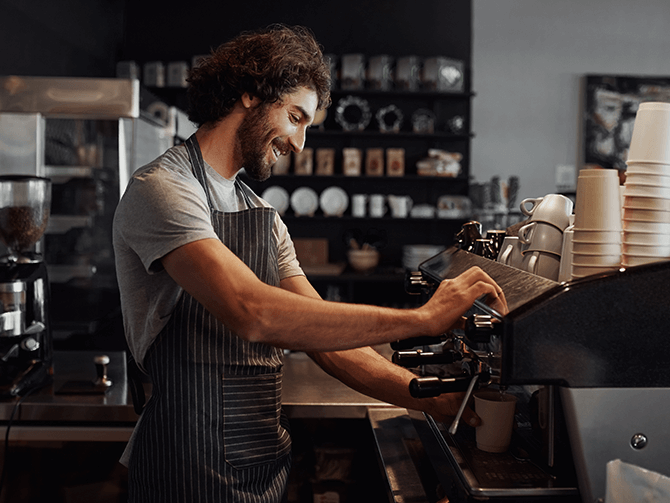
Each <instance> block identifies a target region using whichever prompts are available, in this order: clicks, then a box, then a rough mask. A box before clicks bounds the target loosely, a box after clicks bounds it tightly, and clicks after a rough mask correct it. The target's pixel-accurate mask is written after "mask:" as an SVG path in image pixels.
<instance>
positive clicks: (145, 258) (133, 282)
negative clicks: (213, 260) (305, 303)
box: [113, 145, 304, 366]
mask: <svg viewBox="0 0 670 503" xmlns="http://www.w3.org/2000/svg"><path fill="white" fill-rule="evenodd" d="M205 171H206V175H207V183H208V186H209V190H210V194H211V197H212V205H213V206H214V208H215V209H217V210H219V211H224V212H235V211H241V210H244V209H246V208H247V207H248V204H247V201H246V199H245V197H244V195H243V194H242V193H241V192H240V187H239V186H238V184H235V183H234V180H228V179H226V178H224V177H222V176H221V175H220V174H219V173H217V172H216V171H215V170H214V169H213V168H212V167H211V166H209V165H207V164H205ZM242 190H245V192H246V194H247V195H248V196H249V199H250V200H251V203H252V204H253V205H254V206H255V207H258V206H270V205H269V204H268V203H267V202H266V201H264V200H263V199H261V198H260V197H258V196H257V195H255V194H254V193H253V191H251V189H249V188H248V187H246V186H244V187H243V189H242ZM273 233H274V234H275V237H276V238H277V243H278V246H279V255H278V261H279V264H278V266H279V277H280V279H284V278H288V277H291V276H296V275H302V274H304V273H303V272H302V269H301V268H300V265H299V263H298V260H297V258H296V255H295V249H294V247H293V242H292V241H291V238H290V236H289V233H288V229H287V228H286V225H285V224H284V223H283V221H282V220H281V218H280V217H279V216H278V215H277V217H276V218H275V223H274V227H273ZM113 236H114V254H115V260H116V270H117V277H118V281H119V289H120V293H121V309H122V311H123V324H124V329H125V334H126V339H127V341H128V345H129V347H130V350H131V352H132V354H133V356H134V357H135V360H136V361H137V363H138V364H139V365H140V366H141V365H142V362H143V360H144V356H145V355H146V352H147V350H148V349H149V347H150V346H151V344H152V343H153V341H154V340H155V338H156V336H157V335H158V334H159V332H160V331H161V330H162V329H163V327H164V326H165V325H166V323H167V322H168V320H169V318H170V315H171V314H172V311H173V310H174V308H175V306H176V304H177V301H178V299H179V297H180V295H181V293H182V289H181V287H179V285H177V283H175V281H174V280H173V279H172V278H171V277H170V276H169V275H168V274H167V272H166V271H165V270H164V269H163V267H162V264H161V261H160V259H161V258H162V257H164V256H165V255H166V254H167V253H169V252H171V251H172V250H175V249H176V248H178V247H180V246H183V245H185V244H187V243H191V242H194V241H198V240H200V239H207V238H215V239H218V237H217V235H216V233H215V232H214V229H213V228H212V223H211V219H210V211H209V208H208V206H207V196H206V195H205V191H204V189H203V188H202V186H201V185H200V183H199V182H198V180H197V179H196V178H195V175H194V174H193V171H192V169H191V164H190V161H189V157H188V153H187V151H186V147H185V146H184V145H179V146H175V147H172V148H170V149H169V150H168V151H167V152H165V153H164V154H163V155H162V156H160V157H159V158H157V159H156V160H155V161H152V162H151V163H149V164H148V165H146V166H144V167H142V168H140V169H139V170H137V171H136V172H135V174H134V175H133V176H132V178H131V180H130V182H129V184H128V187H127V188H126V191H125V193H124V195H123V197H122V198H121V201H120V202H119V205H118V207H117V210H116V214H115V216H114V230H113Z"/></svg>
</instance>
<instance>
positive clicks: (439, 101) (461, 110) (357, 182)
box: [245, 89, 474, 304]
mask: <svg viewBox="0 0 670 503" xmlns="http://www.w3.org/2000/svg"><path fill="white" fill-rule="evenodd" d="M348 96H353V97H356V98H360V99H363V100H365V102H366V103H367V104H368V106H369V109H370V114H371V120H370V121H369V123H368V124H367V126H366V127H365V128H364V129H361V130H356V131H345V130H343V128H342V127H341V126H340V124H339V123H338V122H337V121H336V118H335V115H336V110H337V107H338V103H339V101H340V100H341V99H345V98H347V97H348ZM473 96H474V93H470V92H463V93H446V92H422V91H419V92H404V91H402V92H401V91H376V90H366V89H362V90H342V89H338V90H333V91H332V92H331V97H332V101H333V103H332V105H331V107H330V108H329V109H328V110H327V115H326V118H325V120H324V121H323V123H322V124H320V125H318V126H313V127H311V128H310V129H309V130H308V132H307V137H306V142H305V147H306V148H311V149H313V151H314V153H316V151H317V149H320V148H332V149H334V150H335V159H334V174H332V175H315V174H313V175H300V174H295V167H294V165H295V160H293V161H292V165H291V167H290V169H289V174H287V175H273V176H272V177H270V178H269V179H268V180H266V181H264V182H257V181H253V180H249V179H247V178H245V182H246V183H248V184H249V185H250V186H251V187H252V188H253V189H254V190H255V191H256V192H257V193H258V194H259V195H262V194H263V192H264V191H265V190H266V189H267V188H269V187H271V186H280V187H283V188H284V189H285V190H286V191H287V192H288V193H289V194H292V193H293V192H294V191H295V190H296V189H298V188H300V187H310V188H311V189H313V190H314V191H315V192H316V193H317V195H320V194H321V193H322V192H323V191H324V190H325V189H327V188H328V187H331V186H338V187H341V188H342V189H343V190H344V191H345V192H346V193H347V195H348V196H349V199H350V204H349V207H348V208H347V210H346V211H345V213H344V214H343V215H342V216H341V217H336V216H324V214H323V212H322V211H321V209H320V208H319V209H318V210H317V211H316V212H315V214H314V216H312V217H308V216H295V214H294V213H293V211H292V209H291V208H290V207H289V209H288V210H287V211H286V213H285V214H284V221H285V223H286V225H287V226H288V229H289V232H290V233H291V236H292V237H293V238H324V239H327V240H328V243H329V245H328V252H329V259H330V261H331V262H346V250H347V243H346V239H345V236H347V235H350V234H351V232H352V231H356V232H358V233H359V234H362V235H365V234H367V233H373V234H374V235H375V236H378V235H379V234H382V235H383V236H385V239H384V241H385V245H384V246H383V248H381V249H380V252H381V262H380V266H379V267H378V269H377V273H376V274H371V275H361V274H356V273H355V272H353V271H351V270H349V269H348V268H347V269H345V272H344V273H343V274H342V275H341V277H340V278H333V277H328V276H323V275H309V274H308V275H309V276H310V280H311V281H312V283H313V284H315V286H316V287H317V290H320V293H321V294H322V295H324V291H326V290H327V289H328V287H329V286H330V287H331V288H332V287H333V286H334V285H335V286H337V287H342V289H343V290H344V292H345V295H344V297H345V298H344V300H349V301H363V302H365V301H370V302H375V303H382V304H385V301H384V299H383V298H382V299H379V298H377V297H379V293H380V291H382V290H384V291H388V290H393V291H394V296H395V299H396V300H397V299H398V295H397V294H398V292H397V291H395V290H397V287H398V286H399V287H400V288H401V289H400V293H401V294H402V284H403V277H404V272H403V269H402V252H403V246H404V245H410V244H433V245H443V246H449V245H451V244H452V243H453V242H454V239H455V234H456V233H457V232H458V230H460V228H461V226H462V224H463V223H464V222H465V221H467V220H469V215H463V216H462V218H448V219H444V218H437V217H436V218H411V217H410V218H393V217H391V216H390V215H389V213H388V212H387V213H386V215H385V216H384V217H382V218H370V217H366V218H357V217H353V216H352V215H351V196H352V195H353V194H384V195H390V194H393V195H408V196H410V197H411V198H412V201H413V203H414V205H419V204H422V205H424V204H426V205H431V206H433V207H436V206H437V202H438V198H439V197H440V196H442V195H464V196H467V195H468V188H469V183H468V179H469V173H470V142H471V139H472V138H473V136H474V135H473V133H472V132H471V131H470V128H469V126H470V106H471V99H472V97H473ZM389 105H395V106H396V107H397V108H398V109H399V110H400V111H401V113H402V116H403V120H402V123H401V125H400V128H399V130H398V131H397V132H382V131H381V130H380V126H379V123H378V121H377V119H376V117H375V116H376V112H377V111H378V110H379V109H380V108H383V107H388V106H389ZM419 109H427V110H430V111H431V112H432V113H433V114H434V117H435V122H434V132H433V133H415V132H413V128H412V123H411V122H412V121H411V118H412V115H413V113H414V112H415V111H416V110H419ZM454 117H460V118H461V123H462V129H461V130H458V131H456V132H454V131H452V130H451V126H450V121H452V119H453V118H454ZM344 148H358V149H361V151H362V164H361V176H347V175H345V174H343V173H344V172H343V168H342V166H343V155H342V151H343V149H344ZM368 148H382V149H384V150H386V149H389V148H403V149H404V150H405V174H404V176H400V177H399V176H386V175H383V176H368V175H366V174H365V152H366V150H367V149H368ZM429 149H441V150H445V151H448V152H458V153H460V154H461V155H462V159H461V162H460V163H461V173H460V174H459V175H458V176H456V177H448V176H423V175H419V174H418V171H417V168H416V164H417V162H418V161H419V160H421V159H423V158H425V157H427V156H428V151H429ZM315 157H316V156H315ZM313 164H314V165H316V159H314V162H313ZM375 283H376V292H374V295H373V294H372V293H373V292H368V293H369V294H370V295H367V296H366V295H365V294H363V293H362V291H363V290H370V289H374V288H375ZM391 285H393V286H391ZM322 290H323V291H322ZM389 297H391V296H389Z"/></svg>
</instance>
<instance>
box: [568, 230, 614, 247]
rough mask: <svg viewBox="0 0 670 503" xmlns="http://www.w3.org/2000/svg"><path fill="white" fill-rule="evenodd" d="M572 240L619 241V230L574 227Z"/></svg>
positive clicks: (608, 242)
mask: <svg viewBox="0 0 670 503" xmlns="http://www.w3.org/2000/svg"><path fill="white" fill-rule="evenodd" d="M573 232H574V233H575V235H574V238H573V239H574V240H575V241H577V242H580V243H607V244H612V243H620V242H621V231H620V230H616V231H608V230H591V229H578V228H577V227H575V228H574V231H573Z"/></svg>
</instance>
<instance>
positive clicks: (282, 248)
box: [275, 214, 305, 280]
mask: <svg viewBox="0 0 670 503" xmlns="http://www.w3.org/2000/svg"><path fill="white" fill-rule="evenodd" d="M275 228H276V229H277V244H278V249H279V250H278V255H279V256H278V261H279V279H280V280H282V279H286V278H290V277H292V276H304V275H305V273H304V272H303V270H302V268H301V267H300V263H299V262H298V257H297V256H296V253H295V246H294V245H293V241H292V240H291V236H290V235H289V232H288V228H287V227H286V224H285V223H284V221H283V220H282V219H281V217H280V216H279V214H277V216H276V217H275Z"/></svg>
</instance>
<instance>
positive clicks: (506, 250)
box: [497, 236, 524, 269]
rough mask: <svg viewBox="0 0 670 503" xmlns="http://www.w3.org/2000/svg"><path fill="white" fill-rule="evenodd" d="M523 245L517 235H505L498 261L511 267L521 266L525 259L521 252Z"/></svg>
mask: <svg viewBox="0 0 670 503" xmlns="http://www.w3.org/2000/svg"><path fill="white" fill-rule="evenodd" d="M523 246H524V245H523V243H522V242H521V241H519V238H518V237H517V236H505V239H504V240H503V243H502V246H501V247H500V253H499V254H498V259H497V261H498V262H499V263H501V264H505V265H508V266H510V267H516V268H517V269H518V268H520V267H521V262H522V261H523V255H522V253H521V251H522V248H523Z"/></svg>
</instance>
